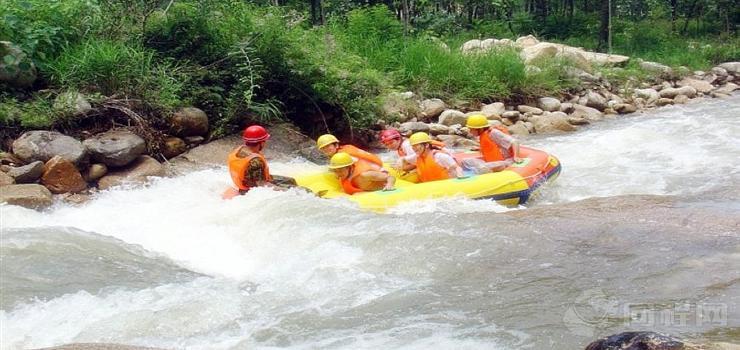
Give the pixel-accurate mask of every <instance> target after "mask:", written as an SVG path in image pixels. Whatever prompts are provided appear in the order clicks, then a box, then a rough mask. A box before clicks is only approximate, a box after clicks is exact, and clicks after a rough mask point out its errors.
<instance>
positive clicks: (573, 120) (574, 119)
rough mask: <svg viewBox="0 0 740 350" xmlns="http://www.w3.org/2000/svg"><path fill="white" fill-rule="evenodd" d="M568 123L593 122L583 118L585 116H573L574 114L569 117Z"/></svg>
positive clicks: (586, 123) (581, 123) (584, 123)
mask: <svg viewBox="0 0 740 350" xmlns="http://www.w3.org/2000/svg"><path fill="white" fill-rule="evenodd" d="M568 123H570V124H572V125H588V124H591V123H590V122H589V121H588V120H586V118H583V117H573V116H570V117H568Z"/></svg>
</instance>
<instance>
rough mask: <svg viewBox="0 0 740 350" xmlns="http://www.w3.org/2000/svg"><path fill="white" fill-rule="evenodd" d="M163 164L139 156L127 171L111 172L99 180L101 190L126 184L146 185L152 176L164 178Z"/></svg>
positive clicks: (150, 158) (148, 157)
mask: <svg viewBox="0 0 740 350" xmlns="http://www.w3.org/2000/svg"><path fill="white" fill-rule="evenodd" d="M164 175H165V169H164V166H162V164H160V163H159V162H158V161H156V160H155V159H154V158H152V157H150V156H139V157H137V158H136V160H134V161H133V162H132V163H131V164H130V165H129V166H128V167H127V168H126V169H122V170H117V171H111V172H109V173H108V174H107V175H105V176H103V177H102V178H101V179H100V180H98V187H99V188H100V189H101V190H105V189H109V188H111V187H114V186H118V185H121V184H124V183H146V182H147V180H148V177H150V176H164Z"/></svg>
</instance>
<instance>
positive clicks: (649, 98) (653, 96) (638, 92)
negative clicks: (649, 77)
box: [635, 89, 660, 104]
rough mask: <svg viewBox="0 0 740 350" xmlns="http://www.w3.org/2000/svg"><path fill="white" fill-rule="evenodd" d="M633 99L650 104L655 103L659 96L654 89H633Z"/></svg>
mask: <svg viewBox="0 0 740 350" xmlns="http://www.w3.org/2000/svg"><path fill="white" fill-rule="evenodd" d="M635 97H640V98H643V99H645V102H646V103H648V104H650V103H652V102H655V101H657V100H658V99H659V98H660V94H658V91H656V90H655V89H635Z"/></svg>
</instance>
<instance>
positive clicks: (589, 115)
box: [563, 105, 604, 122]
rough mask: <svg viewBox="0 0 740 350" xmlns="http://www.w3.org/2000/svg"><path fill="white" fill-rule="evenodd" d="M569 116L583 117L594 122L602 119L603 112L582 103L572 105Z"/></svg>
mask: <svg viewBox="0 0 740 350" xmlns="http://www.w3.org/2000/svg"><path fill="white" fill-rule="evenodd" d="M563 114H564V113H563ZM571 117H573V118H583V119H586V120H588V121H592V122H595V121H599V120H602V119H604V114H603V113H601V111H599V110H598V109H596V108H591V107H588V106H583V105H573V113H571Z"/></svg>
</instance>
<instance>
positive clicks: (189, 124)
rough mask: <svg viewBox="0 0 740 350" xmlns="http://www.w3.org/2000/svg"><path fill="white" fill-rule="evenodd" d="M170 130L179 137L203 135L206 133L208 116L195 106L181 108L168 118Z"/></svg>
mask: <svg viewBox="0 0 740 350" xmlns="http://www.w3.org/2000/svg"><path fill="white" fill-rule="evenodd" d="M170 132H171V133H172V134H174V135H177V136H181V137H185V136H205V135H206V134H208V116H206V113H205V112H203V111H202V110H200V109H198V108H195V107H186V108H182V109H180V110H179V111H177V112H175V114H174V115H172V117H171V118H170Z"/></svg>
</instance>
